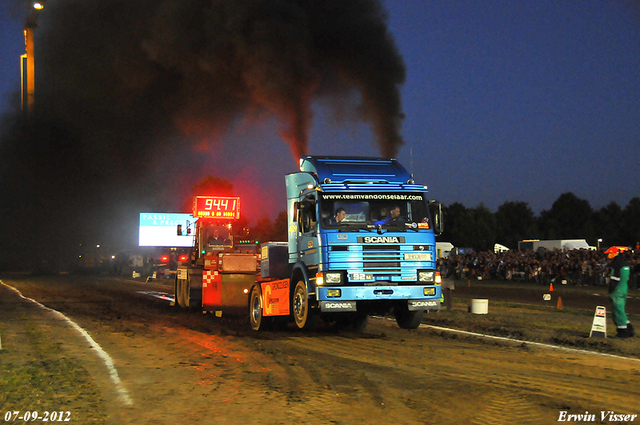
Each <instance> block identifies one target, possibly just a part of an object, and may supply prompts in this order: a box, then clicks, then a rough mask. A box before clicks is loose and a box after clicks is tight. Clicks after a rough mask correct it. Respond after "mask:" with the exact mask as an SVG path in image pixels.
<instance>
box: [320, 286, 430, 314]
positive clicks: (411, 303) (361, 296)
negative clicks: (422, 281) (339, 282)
mask: <svg viewBox="0 0 640 425" xmlns="http://www.w3.org/2000/svg"><path fill="white" fill-rule="evenodd" d="M431 291H433V292H434V293H433V295H425V293H428V292H431ZM441 295H442V290H441V287H440V285H411V286H408V285H404V286H393V285H389V286H329V287H326V286H320V287H316V299H317V300H318V301H319V302H320V306H321V309H322V310H323V311H328V310H329V309H328V308H327V307H328V306H333V307H334V308H336V309H338V310H339V311H355V306H356V302H358V301H367V302H369V301H372V302H375V301H402V300H406V301H407V303H408V308H409V310H438V309H439V308H440V298H441ZM340 305H342V308H340ZM334 308H331V309H330V310H334Z"/></svg>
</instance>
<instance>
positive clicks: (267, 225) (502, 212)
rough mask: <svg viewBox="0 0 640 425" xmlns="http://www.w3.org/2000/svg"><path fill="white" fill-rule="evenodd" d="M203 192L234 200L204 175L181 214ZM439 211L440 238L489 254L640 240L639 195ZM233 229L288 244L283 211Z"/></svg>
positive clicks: (227, 186) (226, 185)
mask: <svg viewBox="0 0 640 425" xmlns="http://www.w3.org/2000/svg"><path fill="white" fill-rule="evenodd" d="M206 194H216V195H220V196H232V195H233V185H232V184H231V183H230V182H228V181H227V180H225V179H221V178H218V177H214V176H211V175H209V176H207V177H204V178H203V179H202V180H201V181H199V182H198V183H196V184H195V185H194V186H193V187H192V190H191V194H190V196H188V197H186V198H185V201H184V208H185V211H189V210H190V208H191V203H192V202H193V196H195V195H206ZM443 213H444V232H443V234H442V235H441V236H440V237H438V240H440V241H446V242H451V243H452V244H453V245H454V246H456V247H460V248H463V247H468V248H473V249H475V250H476V251H492V250H493V246H494V245H495V244H496V243H499V244H502V245H505V246H506V247H508V248H510V249H517V248H518V241H521V240H524V239H586V240H587V242H588V243H589V245H592V246H595V245H597V241H598V239H602V242H601V244H600V245H601V246H604V247H609V246H613V245H621V246H635V245H636V244H637V243H638V242H640V198H639V197H635V198H632V199H631V200H630V201H629V203H628V204H627V206H626V207H624V208H621V207H620V205H618V204H617V203H616V202H611V203H609V204H608V205H607V206H605V207H602V208H600V209H599V210H594V209H593V208H592V207H591V205H590V204H589V201H586V200H584V199H580V198H578V197H577V196H576V195H574V194H573V193H571V192H567V193H563V194H562V195H560V196H559V197H558V199H556V201H555V202H554V203H553V205H552V206H551V208H550V209H549V210H544V211H542V212H541V213H540V215H538V216H537V215H536V214H534V212H533V210H531V208H530V207H529V205H528V204H527V203H526V202H518V201H515V202H512V201H510V202H505V203H504V204H502V205H500V206H499V207H498V209H497V211H496V212H495V213H494V212H491V211H490V210H489V208H487V207H486V206H485V205H484V204H483V203H480V204H479V205H478V206H477V207H475V208H467V207H465V206H464V205H462V204H461V203H458V202H454V203H453V204H450V205H443ZM235 227H236V229H237V230H236V231H237V232H238V233H239V234H238V236H239V237H240V238H243V239H244V238H247V239H254V240H258V241H260V242H265V241H286V240H287V213H286V211H281V212H280V213H279V214H278V216H277V217H276V218H275V219H273V220H272V219H270V218H269V217H268V216H266V215H265V216H262V217H260V218H258V220H257V222H256V224H255V225H254V226H251V225H249V219H248V218H246V217H244V216H242V218H241V219H240V221H239V222H238V223H236V226H235Z"/></svg>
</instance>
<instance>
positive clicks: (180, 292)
mask: <svg viewBox="0 0 640 425" xmlns="http://www.w3.org/2000/svg"><path fill="white" fill-rule="evenodd" d="M183 287H184V280H183V279H177V280H176V294H175V296H176V303H177V304H178V306H180V307H182V308H185V307H186V306H185V304H184V289H183Z"/></svg>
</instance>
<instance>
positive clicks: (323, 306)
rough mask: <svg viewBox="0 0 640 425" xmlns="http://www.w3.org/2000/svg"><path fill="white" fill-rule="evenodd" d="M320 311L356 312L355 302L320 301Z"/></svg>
mask: <svg viewBox="0 0 640 425" xmlns="http://www.w3.org/2000/svg"><path fill="white" fill-rule="evenodd" d="M320 311H321V312H323V313H327V312H343V311H358V309H357V307H356V302H355V301H320Z"/></svg>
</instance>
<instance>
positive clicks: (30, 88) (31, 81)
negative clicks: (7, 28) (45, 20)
mask: <svg viewBox="0 0 640 425" xmlns="http://www.w3.org/2000/svg"><path fill="white" fill-rule="evenodd" d="M34 28H35V23H34V24H33V25H30V24H29V22H28V21H27V25H25V28H24V44H25V47H26V50H27V53H26V55H23V56H26V65H27V102H26V103H27V116H28V117H29V118H31V117H32V116H33V105H34V103H35V81H36V72H35V67H34V64H35V60H34V57H33V50H34V49H33V30H34ZM21 60H22V59H21ZM23 75H24V71H23ZM23 84H24V83H23ZM23 90H24V86H23ZM23 96H24V92H23ZM23 99H24V97H23ZM23 108H24V100H23Z"/></svg>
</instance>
